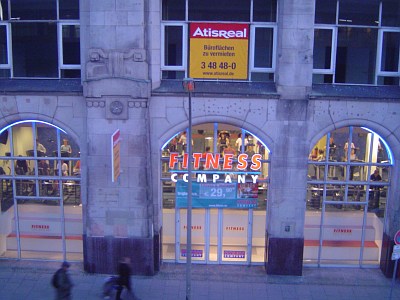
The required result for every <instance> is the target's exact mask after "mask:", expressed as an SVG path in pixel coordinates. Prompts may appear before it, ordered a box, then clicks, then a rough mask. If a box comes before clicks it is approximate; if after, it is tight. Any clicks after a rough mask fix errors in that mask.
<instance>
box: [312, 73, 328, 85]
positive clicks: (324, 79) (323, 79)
mask: <svg viewBox="0 0 400 300" xmlns="http://www.w3.org/2000/svg"><path fill="white" fill-rule="evenodd" d="M313 83H333V75H330V74H328V75H324V74H313Z"/></svg>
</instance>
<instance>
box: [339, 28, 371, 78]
mask: <svg viewBox="0 0 400 300" xmlns="http://www.w3.org/2000/svg"><path fill="white" fill-rule="evenodd" d="M376 43H377V30H375V29H370V28H343V27H340V28H339V29H338V48H337V54H336V70H335V73H336V75H335V76H336V77H335V82H337V83H356V84H373V83H374V76H375V63H376V62H375V59H376Z"/></svg>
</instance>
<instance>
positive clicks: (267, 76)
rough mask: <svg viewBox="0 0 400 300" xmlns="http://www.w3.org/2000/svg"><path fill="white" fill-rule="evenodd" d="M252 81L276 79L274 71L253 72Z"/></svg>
mask: <svg viewBox="0 0 400 300" xmlns="http://www.w3.org/2000/svg"><path fill="white" fill-rule="evenodd" d="M251 81H262V82H271V81H274V73H261V72H251Z"/></svg>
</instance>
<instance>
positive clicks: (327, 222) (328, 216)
mask: <svg viewBox="0 0 400 300" xmlns="http://www.w3.org/2000/svg"><path fill="white" fill-rule="evenodd" d="M353 207H354V205H335V206H334V205H332V206H331V208H330V210H329V211H326V212H325V215H324V224H322V230H323V231H322V251H321V262H322V263H329V264H343V263H346V264H358V262H359V259H360V250H361V246H362V244H361V235H362V223H363V216H364V213H363V211H362V210H358V211H354V208H353ZM376 254H378V251H376Z"/></svg>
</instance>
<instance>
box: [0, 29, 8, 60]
mask: <svg viewBox="0 0 400 300" xmlns="http://www.w3.org/2000/svg"><path fill="white" fill-rule="evenodd" d="M1 64H8V49H7V27H6V26H1V25H0V65H1Z"/></svg>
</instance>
